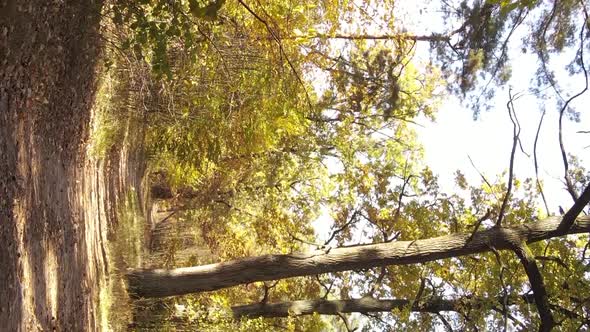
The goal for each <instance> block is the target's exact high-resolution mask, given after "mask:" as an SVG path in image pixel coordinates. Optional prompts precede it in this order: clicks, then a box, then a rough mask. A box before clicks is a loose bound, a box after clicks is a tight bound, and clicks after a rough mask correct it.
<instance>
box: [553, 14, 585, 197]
mask: <svg viewBox="0 0 590 332" xmlns="http://www.w3.org/2000/svg"><path fill="white" fill-rule="evenodd" d="M584 16H585V17H584V23H583V24H582V29H580V49H579V55H580V66H581V67H582V70H583V71H584V88H583V89H582V90H581V91H580V92H578V93H576V94H575V95H573V96H571V97H570V98H569V99H568V100H567V101H566V102H565V103H564V104H563V106H562V107H561V109H560V110H559V148H560V149H561V158H562V160H563V167H564V178H565V184H566V189H567V191H568V193H569V194H570V196H572V199H573V200H574V202H575V201H577V200H578V193H577V192H576V189H575V188H574V184H573V183H572V180H571V178H570V176H569V173H568V170H569V162H568V160H567V153H566V152H565V145H564V143H563V115H564V113H565V110H566V109H567V107H568V106H569V104H570V103H571V102H572V101H573V100H574V99H576V98H578V97H579V96H581V95H582V94H584V93H585V92H586V91H587V90H588V71H587V70H586V65H585V64H584V31H585V29H586V23H585V22H587V21H588V13H587V12H586V8H585V7H584Z"/></svg>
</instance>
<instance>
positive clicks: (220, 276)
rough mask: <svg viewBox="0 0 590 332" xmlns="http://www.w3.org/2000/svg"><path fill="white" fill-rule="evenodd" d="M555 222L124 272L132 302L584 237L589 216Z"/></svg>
mask: <svg viewBox="0 0 590 332" xmlns="http://www.w3.org/2000/svg"><path fill="white" fill-rule="evenodd" d="M561 219H562V218H561V217H549V218H547V219H544V220H541V221H535V222H532V223H529V224H524V225H518V226H513V227H506V228H498V227H494V228H492V229H489V230H484V231H481V232H476V233H474V234H469V233H458V234H451V235H446V236H440V237H435V238H430V239H423V240H415V241H396V242H389V243H380V244H368V245H359V246H353V247H342V248H334V249H325V250H316V251H311V252H307V253H293V254H288V255H264V256H258V257H250V258H244V259H239V260H234V261H229V262H223V263H217V264H210V265H203V266H195V267H186V268H178V269H171V270H165V269H153V270H151V269H130V270H129V271H128V273H127V279H128V281H129V290H130V292H131V293H132V294H133V295H134V296H138V297H164V296H174V295H183V294H188V293H198V292H203V291H212V290H216V289H221V288H226V287H231V286H236V285H240V284H246V283H252V282H257V281H268V280H278V279H284V278H290V277H299V276H307V275H316V274H322V273H330V272H338V271H348V270H360V269H368V268H373V267H379V266H388V265H406V264H416V263H425V262H430V261H435V260H439V259H445V258H451V257H458V256H464V255H470V254H475V253H482V252H487V251H490V250H491V248H495V249H497V250H510V249H512V248H514V246H515V245H518V244H520V243H523V242H524V243H532V242H537V241H541V240H546V239H550V238H553V237H557V236H563V235H565V234H576V233H585V232H590V217H589V216H582V217H578V218H577V219H576V222H575V223H574V224H573V225H572V227H571V228H570V229H569V230H567V231H563V230H558V227H559V225H560V222H561Z"/></svg>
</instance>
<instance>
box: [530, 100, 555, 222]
mask: <svg viewBox="0 0 590 332" xmlns="http://www.w3.org/2000/svg"><path fill="white" fill-rule="evenodd" d="M545 113H547V110H546V109H543V113H542V114H541V119H540V120H539V126H538V127H537V133H536V134H535V143H534V144H533V160H534V162H535V177H536V179H537V190H539V193H540V194H541V198H542V199H543V204H544V205H545V211H546V212H547V215H548V216H550V215H551V212H549V205H548V204H547V199H546V198H545V192H544V191H543V185H542V184H541V181H540V180H539V162H538V160H537V143H538V142H539V134H540V133H541V125H542V124H543V119H544V118H545Z"/></svg>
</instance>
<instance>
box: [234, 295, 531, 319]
mask: <svg viewBox="0 0 590 332" xmlns="http://www.w3.org/2000/svg"><path fill="white" fill-rule="evenodd" d="M520 299H521V300H523V301H525V302H527V303H532V302H533V301H534V300H533V298H532V297H530V296H520ZM508 301H509V302H508V305H513V304H515V303H516V296H512V297H510V298H509V299H508ZM413 302H414V301H413V300H408V299H375V298H372V297H362V298H359V299H349V300H321V299H320V300H300V301H289V302H278V303H266V304H263V303H255V304H247V305H241V306H234V307H232V308H231V310H232V313H233V316H234V318H257V317H265V318H276V317H288V316H303V315H313V314H320V315H338V314H346V313H355V312H356V313H375V312H390V311H392V310H394V309H400V310H404V309H406V308H408V307H411V310H412V311H413V312H422V313H439V312H441V311H454V312H460V311H461V310H466V309H471V310H489V309H491V308H492V307H494V306H499V305H500V303H501V302H502V298H489V299H486V298H481V299H468V298H466V299H454V300H451V299H432V300H429V301H427V302H424V303H421V304H418V305H414V306H413V307H412V304H413Z"/></svg>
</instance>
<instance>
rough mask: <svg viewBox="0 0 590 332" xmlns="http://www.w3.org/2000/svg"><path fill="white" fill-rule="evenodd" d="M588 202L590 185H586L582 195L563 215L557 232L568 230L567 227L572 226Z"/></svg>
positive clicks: (589, 199) (589, 200)
mask: <svg viewBox="0 0 590 332" xmlns="http://www.w3.org/2000/svg"><path fill="white" fill-rule="evenodd" d="M589 202H590V185H588V186H587V187H586V189H584V191H583V192H582V195H581V196H580V197H579V198H578V199H577V200H576V201H575V203H574V205H573V206H572V207H571V208H570V209H569V210H568V211H567V212H566V213H565V215H564V216H563V219H562V220H561V225H559V230H561V231H563V230H567V229H569V227H571V226H572V225H573V224H574V222H575V220H576V217H578V216H579V215H580V213H582V211H584V208H585V207H586V206H587V205H588V203H589Z"/></svg>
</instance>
